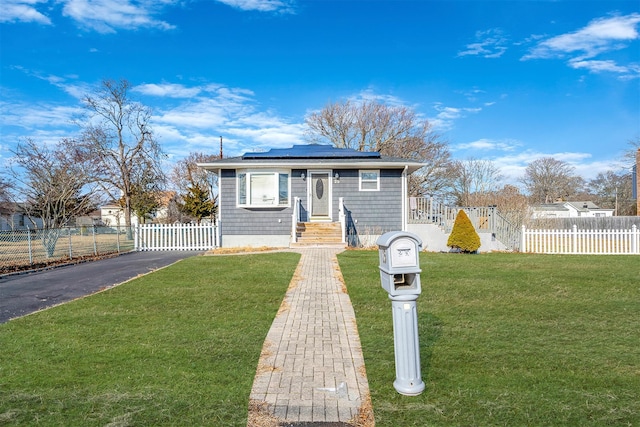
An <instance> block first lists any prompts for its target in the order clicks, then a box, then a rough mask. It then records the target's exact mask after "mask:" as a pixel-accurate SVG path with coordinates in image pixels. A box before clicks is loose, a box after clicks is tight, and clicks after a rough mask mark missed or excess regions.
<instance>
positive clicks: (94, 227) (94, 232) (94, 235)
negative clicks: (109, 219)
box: [91, 225, 98, 256]
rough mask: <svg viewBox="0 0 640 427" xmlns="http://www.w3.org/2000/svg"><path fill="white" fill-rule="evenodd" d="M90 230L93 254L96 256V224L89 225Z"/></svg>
mask: <svg viewBox="0 0 640 427" xmlns="http://www.w3.org/2000/svg"><path fill="white" fill-rule="evenodd" d="M91 231H92V233H93V255H94V256H98V246H97V243H96V226H95V225H94V226H93V227H91Z"/></svg>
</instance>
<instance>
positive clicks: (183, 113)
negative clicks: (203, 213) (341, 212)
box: [145, 83, 304, 155]
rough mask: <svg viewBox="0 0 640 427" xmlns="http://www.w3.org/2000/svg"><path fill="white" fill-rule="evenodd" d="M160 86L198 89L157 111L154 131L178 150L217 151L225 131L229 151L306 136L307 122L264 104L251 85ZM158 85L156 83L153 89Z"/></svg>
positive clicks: (270, 145) (182, 152) (278, 144)
mask: <svg viewBox="0 0 640 427" xmlns="http://www.w3.org/2000/svg"><path fill="white" fill-rule="evenodd" d="M157 86H158V87H163V88H165V89H166V88H172V89H171V90H168V92H171V91H172V90H174V89H175V90H177V91H178V92H179V93H187V92H188V91H190V90H191V91H193V92H194V93H198V95H195V96H193V97H190V98H189V99H188V100H182V99H177V98H173V99H174V100H175V104H174V105H171V106H168V107H165V108H163V109H162V110H161V111H159V112H158V113H157V114H156V115H154V117H153V122H154V123H156V125H155V126H154V131H155V132H156V133H157V135H158V136H159V139H160V140H161V141H162V142H163V143H167V144H166V145H167V147H168V148H167V151H169V152H170V153H173V154H175V155H186V154H188V153H189V152H193V151H203V152H216V153H217V152H218V150H219V138H220V136H223V140H224V147H225V148H224V150H225V154H226V155H237V154H241V153H243V152H245V151H253V150H257V149H267V148H273V147H276V148H278V147H289V146H291V145H293V144H297V143H300V142H301V141H302V136H303V132H304V124H303V123H292V122H291V121H290V120H287V119H285V118H282V117H280V116H279V115H278V114H277V113H276V112H272V111H262V110H260V108H259V107H260V106H259V105H258V104H257V103H256V100H255V94H254V93H253V92H252V91H250V90H247V89H243V88H230V87H226V86H222V85H218V84H206V85H202V86H196V87H187V86H184V85H173V84H170V83H163V84H159V85H157ZM149 87H150V86H147V87H146V88H145V89H149ZM156 91H157V90H156V88H153V90H150V91H147V93H151V94H155V92H156ZM160 92H161V93H162V92H163V91H160Z"/></svg>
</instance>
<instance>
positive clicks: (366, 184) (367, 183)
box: [360, 170, 380, 191]
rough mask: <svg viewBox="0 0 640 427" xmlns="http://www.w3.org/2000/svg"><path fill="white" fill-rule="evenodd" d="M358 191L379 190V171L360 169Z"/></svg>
mask: <svg viewBox="0 0 640 427" xmlns="http://www.w3.org/2000/svg"><path fill="white" fill-rule="evenodd" d="M360 191H380V171H379V170H361V171H360Z"/></svg>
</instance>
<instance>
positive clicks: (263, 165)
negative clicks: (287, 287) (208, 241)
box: [199, 144, 423, 247]
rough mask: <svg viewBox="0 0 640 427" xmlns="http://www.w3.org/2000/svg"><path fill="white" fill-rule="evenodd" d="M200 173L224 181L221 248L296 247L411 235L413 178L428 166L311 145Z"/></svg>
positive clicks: (218, 164)
mask: <svg viewBox="0 0 640 427" xmlns="http://www.w3.org/2000/svg"><path fill="white" fill-rule="evenodd" d="M199 166H200V167H202V168H204V169H205V170H208V171H211V172H213V173H215V174H217V175H218V191H219V196H218V201H219V206H218V224H219V225H220V227H219V229H218V230H219V231H218V232H219V236H218V237H219V240H218V241H219V242H220V245H221V246H222V247H243V246H248V247H252V246H253V247H259V246H270V247H289V246H295V245H301V244H305V243H310V244H323V243H332V244H335V243H338V244H342V245H346V244H349V245H352V246H356V245H359V244H363V243H364V244H368V243H372V242H375V239H376V238H377V237H378V236H380V235H382V234H383V233H385V232H387V231H391V230H406V227H407V224H406V218H407V214H406V212H407V208H408V206H407V200H408V198H407V177H408V176H409V175H410V174H411V173H412V172H414V171H416V170H417V169H419V168H420V167H422V166H423V164H422V163H419V162H416V161H413V160H408V159H400V158H392V157H386V156H382V155H380V153H377V152H361V151H356V150H352V149H340V148H335V147H332V146H329V145H318V144H311V145H294V146H293V147H291V148H286V149H271V150H270V151H267V152H256V153H245V154H244V155H242V156H240V157H233V158H225V159H221V160H216V161H213V162H210V163H201V164H199ZM364 239H367V242H364V241H363V240H364Z"/></svg>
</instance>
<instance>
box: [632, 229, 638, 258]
mask: <svg viewBox="0 0 640 427" xmlns="http://www.w3.org/2000/svg"><path fill="white" fill-rule="evenodd" d="M639 240H640V233H638V227H636V225H635V224H633V225H632V226H631V253H632V254H637V253H640V248H639V247H638V243H639V242H638V241H639Z"/></svg>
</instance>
